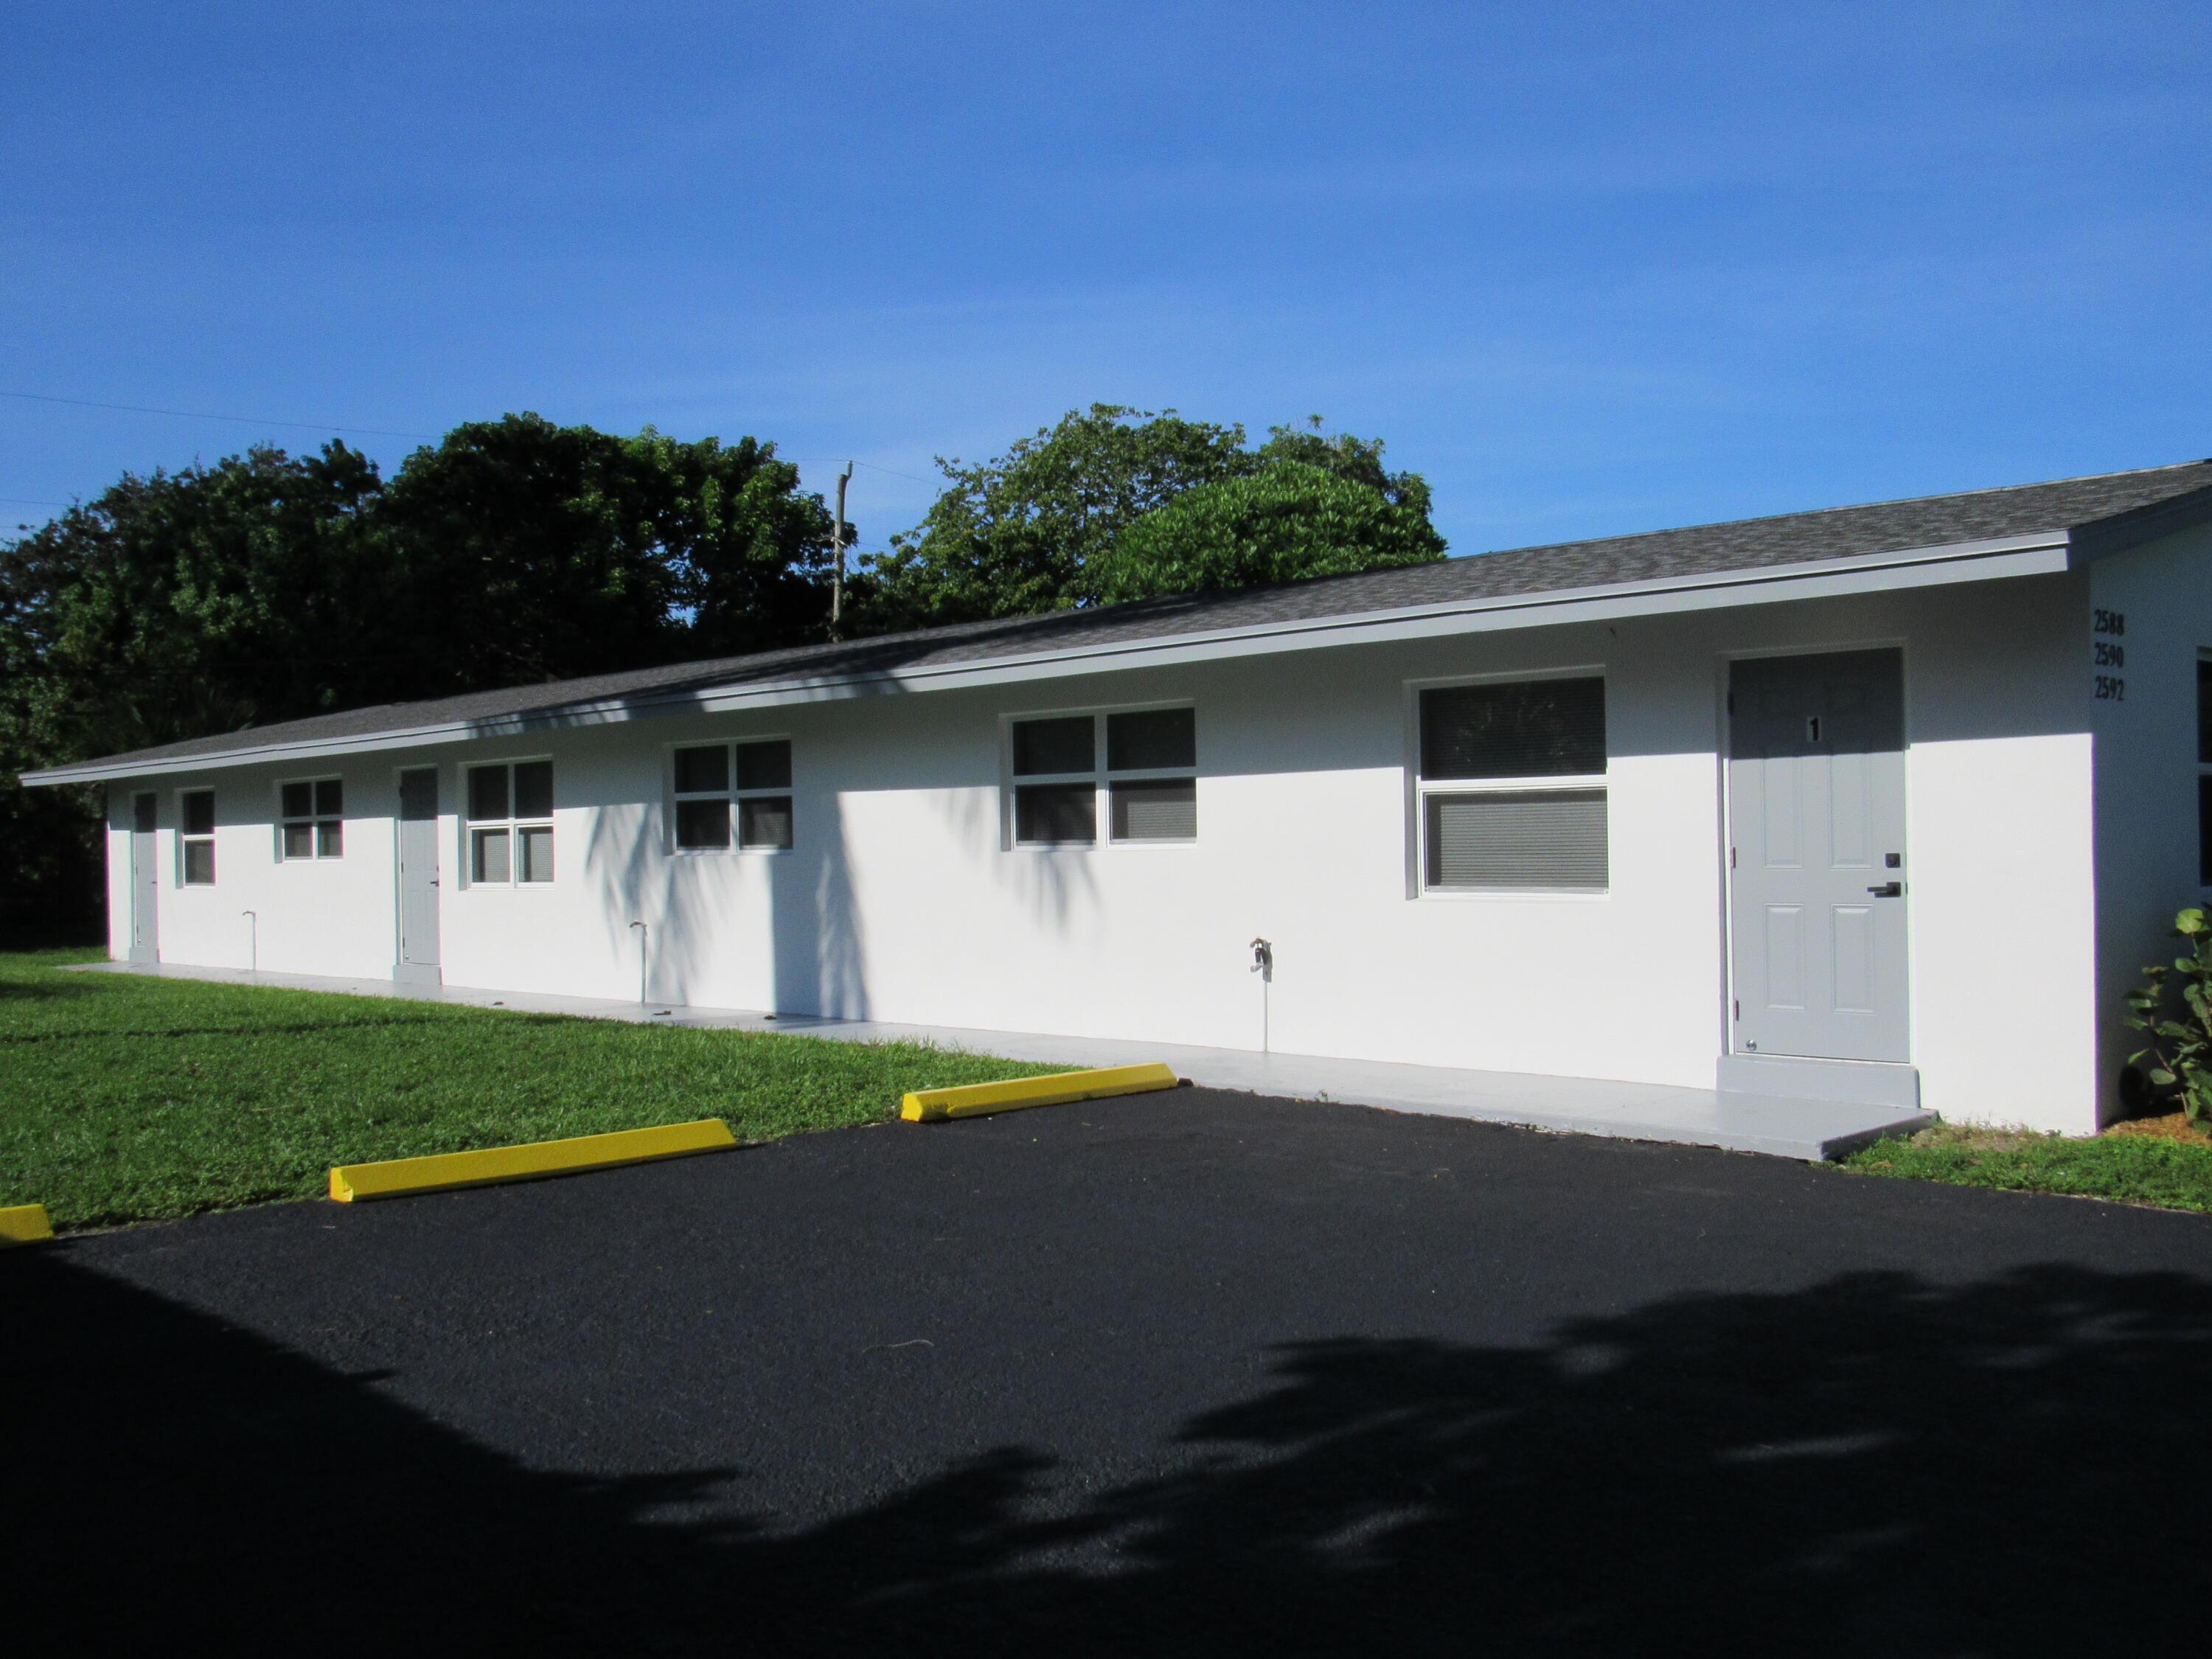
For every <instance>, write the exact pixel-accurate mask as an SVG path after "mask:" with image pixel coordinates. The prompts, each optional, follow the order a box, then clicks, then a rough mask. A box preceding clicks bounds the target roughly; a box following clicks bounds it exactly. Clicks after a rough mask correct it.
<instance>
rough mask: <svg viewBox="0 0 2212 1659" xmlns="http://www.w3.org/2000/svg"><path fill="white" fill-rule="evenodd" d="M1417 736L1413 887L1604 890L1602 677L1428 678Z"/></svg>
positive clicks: (1604, 813)
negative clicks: (1417, 873)
mask: <svg viewBox="0 0 2212 1659" xmlns="http://www.w3.org/2000/svg"><path fill="white" fill-rule="evenodd" d="M1419 743H1420V778H1419V784H1420V821H1419V828H1420V837H1421V860H1420V861H1421V883H1422V885H1423V887H1424V888H1425V889H1428V890H1433V891H1441V892H1451V891H1463V892H1558V893H1602V892H1604V891H1605V890H1607V884H1608V881H1609V872H1608V869H1607V823H1606V791H1605V786H1604V783H1603V781H1602V780H1603V778H1604V775H1605V770H1606V747H1605V681H1604V679H1603V678H1602V677H1600V676H1596V675H1589V676H1578V677H1575V678H1560V679H1547V680H1521V681H1513V682H1505V683H1490V684H1479V685H1451V686H1437V687H1432V688H1431V689H1429V690H1424V691H1423V692H1422V693H1421V694H1420V737H1419ZM1532 786H1541V787H1532Z"/></svg>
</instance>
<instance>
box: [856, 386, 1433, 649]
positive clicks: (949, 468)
mask: <svg viewBox="0 0 2212 1659" xmlns="http://www.w3.org/2000/svg"><path fill="white" fill-rule="evenodd" d="M938 465H939V468H940V469H941V470H942V471H943V472H944V473H945V477H946V479H947V480H948V483H947V487H946V488H945V491H944V492H943V493H942V494H941V495H939V497H938V499H937V501H936V502H935V504H934V505H933V506H932V507H931V508H930V510H929V515H928V517H927V518H926V519H925V520H923V521H922V523H921V526H919V527H918V528H917V529H915V530H914V531H912V532H908V533H907V534H904V535H901V536H894V537H893V538H891V551H890V553H889V554H888V555H886V556H880V557H878V558H876V559H873V560H871V561H868V562H867V563H866V570H865V574H864V575H863V576H862V578H861V580H860V583H859V584H857V585H856V586H857V592H858V602H857V604H856V605H855V607H854V610H855V612H856V615H857V617H858V619H859V620H860V623H862V625H863V626H864V627H865V628H866V629H868V630H869V631H883V630H884V629H890V628H894V627H916V626H922V625H927V624H930V623H950V622H966V621H972V620H978V619H981V618H985V617H1016V616H1027V615H1030V614H1033V613H1036V612H1038V611H1054V610H1062V609H1066V608H1070V607H1073V606H1080V605H1097V604H1102V603H1110V602H1114V601H1117V600H1121V599H1139V598H1144V597H1146V596H1147V595H1149V594H1152V593H1156V592H1188V591H1191V589H1192V587H1194V586H1238V585H1240V584H1242V583H1244V582H1249V581H1277V580H1288V579H1290V578H1291V577H1295V576H1307V575H1322V574H1334V573H1337V572H1340V571H1347V570H1364V569H1372V568H1378V567H1382V566H1387V565H1394V564H1404V563H1410V562H1416V561H1417V560H1420V559H1429V558H1438V557H1441V556H1443V550H1444V544H1443V538H1440V537H1438V536H1437V533H1436V532H1435V531H1434V530H1433V529H1432V528H1431V526H1430V525H1429V519H1428V513H1429V489H1428V485H1427V484H1426V483H1425V482H1424V481H1423V480H1422V479H1421V477H1419V474H1417V473H1412V472H1398V473H1393V472H1389V471H1386V470H1385V469H1384V467H1383V445H1382V443H1381V442H1380V441H1376V440H1372V439H1364V438H1355V437H1352V436H1351V435H1346V434H1330V433H1328V432H1326V431H1324V430H1323V429H1322V421H1321V417H1320V416H1317V415H1316V416H1312V417H1311V418H1310V421H1309V422H1308V423H1307V424H1306V425H1305V426H1304V427H1302V428H1301V427H1291V426H1278V427H1273V428H1270V429H1269V434H1268V438H1267V442H1266V443H1264V444H1261V446H1260V447H1258V448H1257V449H1248V448H1246V447H1244V428H1243V427H1241V426H1217V425H1213V424H1211V423H1209V422H1194V421H1186V420H1184V419H1182V417H1181V416H1178V415H1177V414H1176V412H1175V411H1174V410H1165V411H1164V412H1162V413H1159V414H1152V413H1149V412H1147V411H1146V410H1136V409H1130V408H1127V407H1126V406H1125V405H1122V404H1092V405H1091V408H1090V409H1089V410H1087V411H1084V410H1074V411H1071V412H1070V413H1068V414H1067V415H1066V416H1063V417H1062V418H1061V419H1060V423H1059V424H1058V425H1056V426H1053V427H1049V428H1042V429H1041V430H1039V431H1038V433H1037V434H1036V436H1034V437H1031V438H1024V439H1023V440H1022V441H1019V442H1018V443H1017V444H1015V445H1014V446H1013V447H1012V448H1011V449H1009V450H1008V451H1007V452H1006V454H1005V455H1003V456H1000V458H998V459H995V460H991V461H986V462H984V463H982V464H981V465H978V466H963V465H961V464H960V463H959V462H958V461H957V460H955V461H948V460H945V459H942V458H940V459H939V461H938ZM1139 526H1151V528H1149V529H1147V530H1145V531H1144V532H1142V534H1141V535H1139ZM1133 537H1136V538H1138V541H1137V544H1135V546H1134V547H1133V546H1132V545H1131V544H1130V538H1133Z"/></svg>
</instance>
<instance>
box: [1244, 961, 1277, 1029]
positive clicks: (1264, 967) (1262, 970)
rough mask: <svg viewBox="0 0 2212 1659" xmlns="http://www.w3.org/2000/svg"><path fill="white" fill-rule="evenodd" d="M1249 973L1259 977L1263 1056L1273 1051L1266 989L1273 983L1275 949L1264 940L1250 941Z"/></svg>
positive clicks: (1268, 997) (1268, 996) (1270, 1011)
mask: <svg viewBox="0 0 2212 1659" xmlns="http://www.w3.org/2000/svg"><path fill="white" fill-rule="evenodd" d="M1249 971H1250V972H1252V973H1255V974H1257V975H1259V976H1260V1052H1261V1054H1272V1053H1273V1052H1274V1050H1273V1048H1272V1047H1271V1046H1270V1044H1271V1043H1272V1042H1273V1032H1272V1031H1270V1030H1269V1029H1268V1024H1269V1016H1270V1014H1271V1013H1272V1012H1273V1011H1272V1010H1271V1009H1270V1008H1269V1007H1268V1006H1267V1005H1268V1002H1269V1001H1270V1000H1271V999H1270V995H1269V993H1268V989H1267V987H1269V986H1271V985H1273V983H1274V982H1275V947H1274V946H1273V945H1270V944H1269V943H1267V940H1266V939H1254V940H1253V941H1252V966H1251V968H1250V969H1249Z"/></svg>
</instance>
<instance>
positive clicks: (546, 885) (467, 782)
mask: <svg viewBox="0 0 2212 1659" xmlns="http://www.w3.org/2000/svg"><path fill="white" fill-rule="evenodd" d="M540 762H542V763H544V764H545V765H547V766H549V767H551V766H553V765H554V760H553V757H552V756H550V755H513V756H509V757H506V758H504V759H501V760H495V761H466V762H464V763H462V765H461V778H460V786H461V787H460V800H459V803H458V805H459V812H458V814H457V817H459V826H460V832H461V848H460V871H461V880H462V884H463V885H465V886H467V887H472V888H474V887H480V888H484V889H487V890H493V891H498V892H526V893H528V892H547V891H550V890H552V889H553V888H554V887H556V886H557V885H559V884H560V871H561V848H560V836H559V832H558V831H557V830H556V829H554V817H555V812H554V810H553V808H552V807H551V806H550V805H549V807H548V809H547V811H545V813H544V815H543V816H541V817H517V816H516V815H515V811H514V769H515V768H516V767H518V766H529V765H532V764H535V763H540ZM495 767H498V768H503V769H505V770H506V773H507V816H506V817H503V818H479V817H475V816H473V813H474V811H475V805H474V802H473V800H472V799H471V796H472V793H473V781H474V779H475V776H476V775H477V773H478V772H489V771H490V770H491V769H493V768H495ZM559 787H560V772H559V769H558V768H557V767H556V768H555V769H554V772H553V790H554V791H555V792H557V791H558V789H559ZM526 829H544V830H545V831H547V832H548V833H549V834H550V835H552V836H553V838H554V846H553V872H554V874H553V878H552V879H551V880H550V881H525V880H523V879H522V878H521V877H520V875H519V874H518V873H517V872H518V871H519V870H520V868H521V866H522V859H521V848H522V832H523V831H524V830H526ZM480 830H505V831H506V832H507V878H506V879H505V880H503V881H488V880H484V879H483V878H480V877H478V876H477V856H476V855H477V832H478V831H480Z"/></svg>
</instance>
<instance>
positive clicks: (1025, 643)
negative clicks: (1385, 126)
mask: <svg viewBox="0 0 2212 1659" xmlns="http://www.w3.org/2000/svg"><path fill="white" fill-rule="evenodd" d="M2191 495H2202V496H2203V504H2204V506H2205V507H2206V512H2207V516H2212V460H2205V461H2187V462H2183V463H2181V464H2180V465H2174V466H2159V467H2147V468H2143V469H2141V470H2138V471H2130V472H2106V473H2100V474H2098V475H2096V476H2093V477H2083V478H2063V479H2059V480H2057V481H2055V482H2052V483H2033V484H2016V485H2014V486H2011V487H2010V488H2008V489H1977V490H1969V491H1966V492H1965V493H1963V494H1960V495H1924V496H1920V497H1917V498H1916V499H1914V500H1910V501H1876V502H1873V503H1870V504H1869V505H1866V506H1863V507H1825V508H1822V509H1820V510H1819V511H1816V512H1811V513H1782V514H1779V515H1778V516H1775V517H1772V518H1765V519H1741V520H1735V521H1734V522H1731V523H1727V524H1715V525H1697V526H1690V527H1688V528H1686V529H1680V530H1655V531H1647V532H1643V533H1641V534H1638V535H1632V536H1607V537H1603V538H1599V539H1597V540H1595V541H1584V542H1561V543H1557V544H1553V545H1550V546H1545V547H1523V548H1516V549H1512V550H1508V551H1504V552H1498V553H1486V554H1480V555H1477V556H1472V557H1462V558H1453V559H1445V560H1443V561H1440V562H1437V563H1434V564H1425V565H1414V566H1410V567H1408V568H1404V569H1400V570H1378V571H1370V572H1368V573H1365V574H1359V575H1352V576H1326V577H1319V578H1316V579H1314V580H1308V581H1298V582H1285V583H1279V584H1277V585H1274V586H1267V587H1253V588H1240V589H1236V590H1233V591H1231V592H1218V593H1194V594H1188V595H1183V596H1180V597H1177V598H1173V599H1144V600H1139V601H1137V602H1136V603H1134V604H1130V605H1109V606H1104V607H1101V608H1099V609H1097V610H1089V611H1054V612H1050V613H1048V614H1046V615H1043V616H1037V617H1008V618H1004V619H1001V620H999V621H994V622H983V623H958V624H956V625H954V626H952V627H950V628H933V629H923V630H921V631H920V632H916V633H910V634H894V635H885V636H883V637H881V638H877V639H871V640H862V641H853V642H851V643H848V644H842V645H817V646H801V647H795V648H793V649H790V650H784V651H769V652H763V653H758V654H756V655H753V656H746V657H730V658H725V659H720V660H717V661H711V662H691V663H675V664H670V665H664V666H662V667H659V668H641V669H637V670H634V671H629V672H626V673H620V674H600V675H595V676H593V677H592V678H586V679H575V680H561V681H557V682H554V683H552V684H541V685H523V686H515V687H512V688H509V689H507V690H499V691H477V692H471V693H469V694H467V695H465V696H458V697H442V698H439V699H436V700H435V701H430V702H406V703H383V704H379V705H376V706H374V707H372V708H356V709H349V710H347V711H345V712H343V713H341V714H319V715H315V716H313V717H311V718H309V719H307V720H287V721H284V722H283V723H282V724H279V725H275V726H255V727H249V728H247V729H246V730H245V731H240V732H221V733H217V734H215V735H213V736H210V737H204V738H191V739H189V740H188V741H185V742H183V743H172V744H162V745H161V746H160V747H158V748H153V749H142V750H134V751H132V752H131V753H130V754H127V755H116V756H110V757H106V759H104V760H101V761H98V762H87V763H80V764H85V765H100V766H114V765H118V764H119V763H137V762H141V761H143V762H145V763H148V765H149V768H150V767H152V766H154V765H155V764H158V763H161V762H163V761H168V760H184V759H187V758H192V757H203V756H210V755H219V754H223V753H226V752H228V751H230V750H251V749H261V748H264V747H267V746H270V745H276V744H288V743H315V742H325V741H330V740H334V739H343V738H363V737H373V736H374V735H376V734H378V733H380V732H401V731H408V730H414V729H419V728H422V727H425V726H445V725H448V724H455V723H465V722H471V721H479V720H498V719H501V718H507V717H513V716H518V715H527V714H546V713H550V712H551V711H553V710H556V709H559V708H568V707H570V706H574V705H580V704H590V703H598V702H607V701H610V700H617V699H621V698H623V697H631V696H641V697H642V696H656V695H659V696H665V695H670V694H676V693H681V692H684V691H688V690H708V689H711V688H718V687H725V686H736V685H743V684H749V683H758V682H763V681H775V680H788V679H795V678H829V679H835V678H846V677H851V676H866V675H870V674H878V673H883V672H885V671H892V670H896V669H902V668H915V667H920V666H926V665H939V664H953V663H982V662H988V661H990V660H992V659H995V658H1011V657H1021V656H1028V655H1031V654H1034V653H1041V652H1042V653H1050V652H1056V651H1069V650H1077V649H1080V648H1082V647H1085V646H1094V645H1108V644H1113V643H1117V642H1120V641H1133V640H1145V639H1158V638H1163V637H1171V636H1173V635H1180V634H1196V633H1208V632H1212V631H1214V630H1217V629H1237V628H1240V627H1264V626H1267V625H1268V624H1271V623H1295V622H1301V621H1312V620H1316V619H1320V618H1324V617H1356V616H1359V615H1363V614H1365V613H1369V612H1381V611H1401V610H1407V609H1413V608H1416V607H1419V606H1423V605H1449V604H1450V603H1452V602H1454V601H1464V600H1468V599H1496V598H1506V597H1510V596H1513V595H1516V594H1524V593H1527V594H1534V593H1545V592H1562V591H1567V590H1572V589H1576V588H1586V587H1604V586H1614V585H1617V584H1620V583H1625V582H1638V581H1650V580H1665V579H1668V578H1679V577H1690V576H1698V575H1705V574H1714V573H1719V572H1726V571H1732V570H1749V569H1757V568H1762V567H1767V566H1776V565H1790V564H1802V563H1810V562H1816V561H1825V560H1831V559H1843V558H1850V557H1852V556H1871V555H1875V554H1881V553H1894V552H1902V551H1904V550H1908V549H1914V548H1932V547H1941V546H1945V545H1948V544H1954V543H1960V542H1975V541H1986V540H1995V539H1997V538H2003V537H2008V536H2019V535H2027V534H2032V533H2036V532H2071V531H2078V530H2081V529H2082V528H2084V527H2085V526H2092V525H2100V524H2105V523H2108V522H2109V521H2112V520H2118V519H2124V518H2125V517H2126V516H2127V515H2129V514H2136V513H2144V512H2145V511H2146V510H2154V509H2161V508H2169V507H2177V506H2180V505H2184V503H2183V502H2182V501H2181V499H2180V498H2183V497H2187V496H2191Z"/></svg>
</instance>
